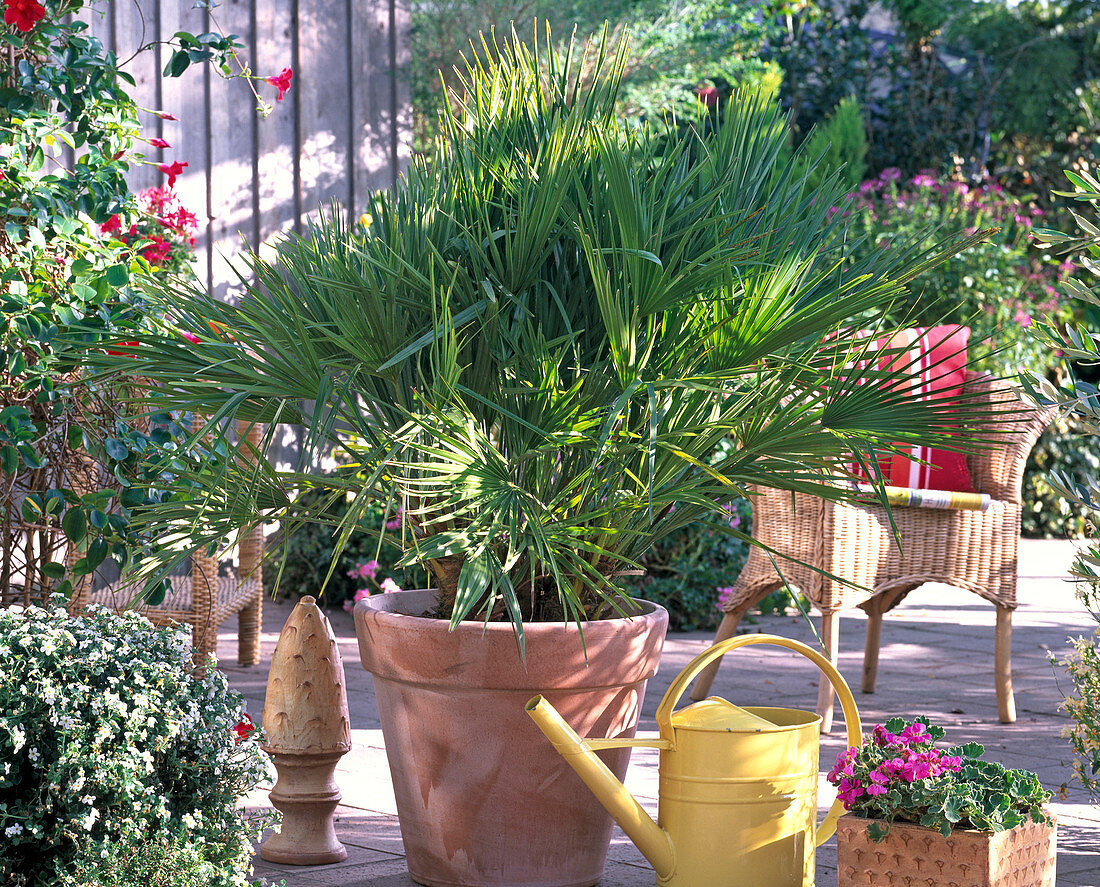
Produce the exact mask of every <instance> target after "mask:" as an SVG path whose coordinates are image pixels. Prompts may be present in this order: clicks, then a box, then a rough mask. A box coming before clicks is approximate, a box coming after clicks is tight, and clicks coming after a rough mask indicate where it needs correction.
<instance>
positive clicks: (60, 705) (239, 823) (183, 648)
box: [0, 607, 268, 887]
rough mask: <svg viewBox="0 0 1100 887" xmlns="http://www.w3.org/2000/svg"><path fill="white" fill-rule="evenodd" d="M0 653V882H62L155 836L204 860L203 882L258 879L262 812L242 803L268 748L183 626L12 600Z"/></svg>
mask: <svg viewBox="0 0 1100 887" xmlns="http://www.w3.org/2000/svg"><path fill="white" fill-rule="evenodd" d="M0 662H2V667H0V712H3V717H0V834H2V835H3V838H4V839H3V841H0V883H3V884H5V885H6V887H55V885H59V887H60V885H67V884H68V883H71V879H72V878H74V877H76V875H77V873H79V872H81V871H85V872H86V871H88V870H89V869H90V868H94V867H95V866H97V865H99V864H100V863H101V862H102V860H104V859H106V858H108V857H110V856H111V855H112V854H119V853H122V854H124V855H128V856H129V855H136V851H137V849H139V848H141V847H144V846H147V845H150V844H151V845H156V844H158V843H165V844H167V845H172V846H177V845H178V847H179V853H180V854H185V855H187V856H188V857H189V858H193V859H194V860H195V861H196V865H197V864H198V863H199V862H201V863H202V864H203V865H205V866H207V869H208V871H209V872H210V877H209V880H208V881H206V882H205V883H204V887H243V885H245V884H247V883H248V881H247V878H246V874H247V872H248V868H249V866H250V863H251V858H252V843H251V842H252V840H253V838H255V837H258V834H259V829H260V828H261V827H262V825H263V822H262V821H261V820H259V819H252V818H250V817H249V816H248V815H247V814H246V813H245V812H244V811H243V810H241V809H238V807H237V800H238V798H240V797H241V796H243V795H244V794H245V793H247V792H248V791H250V790H251V789H253V788H254V787H255V786H256V785H257V784H258V782H259V781H260V780H261V779H264V778H265V777H266V776H267V773H268V771H267V759H266V756H265V755H264V754H263V752H262V751H261V750H260V747H259V743H258V741H257V738H258V737H256V736H255V735H251V736H250V735H248V734H250V733H252V731H251V728H250V726H247V725H246V724H247V723H250V722H247V718H246V716H244V715H243V713H242V709H241V698H240V696H239V695H238V694H236V693H233V692H231V691H230V690H229V688H228V684H227V680H226V677H225V675H224V674H223V673H222V672H221V671H219V670H218V669H216V668H212V667H208V668H206V669H205V670H203V671H196V670H195V667H194V665H193V663H192V659H191V645H190V642H189V637H188V634H187V632H184V631H182V630H180V629H175V628H171V629H169V628H163V629H155V628H153V626H152V625H151V624H150V623H149V622H148V620H146V619H145V618H143V617H141V616H138V615H137V614H136V613H133V612H130V613H125V614H122V615H117V614H115V613H113V612H111V611H108V610H104V609H101V608H92V609H91V610H90V611H88V612H87V613H86V615H84V616H83V617H82V618H79V619H72V618H70V617H68V615H67V614H66V613H65V611H64V610H63V609H43V608H39V607H31V608H29V609H27V610H26V611H21V610H16V609H8V610H4V611H0ZM242 721H245V722H246V724H242ZM179 883H181V884H182V883H186V882H179Z"/></svg>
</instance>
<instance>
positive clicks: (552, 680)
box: [355, 591, 668, 887]
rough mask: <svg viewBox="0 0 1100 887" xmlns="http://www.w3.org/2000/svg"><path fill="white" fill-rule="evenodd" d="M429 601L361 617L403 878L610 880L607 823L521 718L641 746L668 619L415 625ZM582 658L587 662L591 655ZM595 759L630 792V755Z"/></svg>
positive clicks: (400, 596) (477, 886)
mask: <svg viewBox="0 0 1100 887" xmlns="http://www.w3.org/2000/svg"><path fill="white" fill-rule="evenodd" d="M434 603H435V597H434V593H433V592H423V591H410V592H399V593H393V594H387V595H376V596H374V597H371V598H368V599H367V600H364V601H360V602H359V604H357V605H356V607H355V632H356V635H357V636H358V639H359V655H360V657H361V659H362V661H363V667H364V668H365V669H366V670H367V671H369V672H370V673H371V674H372V675H373V677H374V691H375V696H376V697H377V699H378V712H379V715H380V716H381V719H382V734H383V736H384V738H385V740H386V754H387V757H388V759H389V765H390V773H391V775H392V776H393V788H394V794H395V795H396V797H397V812H398V816H399V818H400V821H401V835H402V839H403V841H404V844H405V854H406V857H407V860H408V865H409V873H410V874H411V875H412V877H413V879H414V880H415V881H417V882H419V883H421V884H427V885H431V887H444V885H446V887H450V885H468V887H489V885H529V887H581V885H591V884H595V883H596V881H598V880H599V878H600V876H601V874H602V873H603V867H604V861H605V859H606V856H607V849H608V846H609V844H610V840H611V828H612V823H611V819H610V817H609V816H608V814H607V812H606V811H605V810H604V809H603V807H602V806H600V804H599V802H598V801H596V799H595V798H594V797H593V795H592V793H591V792H590V791H588V789H587V788H585V786H584V784H583V783H582V782H581V780H580V778H579V777H578V776H577V775H576V774H575V773H574V772H573V770H572V769H571V768H570V767H569V765H568V764H567V763H565V761H564V760H563V759H562V757H561V755H560V754H559V753H558V752H557V751H556V750H555V749H554V747H553V746H552V745H550V743H548V742H547V741H546V738H545V737H544V736H543V735H542V734H541V733H540V732H539V730H538V728H537V727H536V726H535V724H534V722H533V721H532V720H531V718H530V717H528V715H527V713H526V712H525V711H524V705H525V703H526V702H527V700H528V699H530V697H531V696H532V695H534V694H535V693H542V694H544V695H545V696H546V698H547V699H549V700H550V701H551V702H552V703H553V705H554V706H555V707H556V708H557V709H558V711H560V712H561V714H562V715H563V716H564V717H565V719H566V720H567V721H569V723H570V724H571V725H572V727H573V728H574V729H575V730H576V731H577V732H578V733H579V734H580V735H581V736H584V737H630V736H633V735H634V731H635V728H636V726H637V723H638V714H639V711H640V709H641V705H642V697H643V695H644V694H645V686H646V681H647V680H648V679H649V678H650V677H652V676H653V674H654V673H655V672H656V671H657V663H658V660H659V659H660V655H661V648H662V646H663V644H664V636H665V629H666V628H667V626H668V614H667V613H666V612H665V611H664V610H663V609H662V608H661V607H658V606H656V605H654V604H649V603H646V602H640V606H641V614H640V615H638V616H635V617H633V618H632V619H612V620H606V621H601V622H593V623H589V624H588V625H586V626H585V629H584V647H582V645H581V640H580V636H579V634H578V631H577V628H576V626H572V625H569V626H567V625H562V624H560V623H552V624H551V623H546V624H529V625H527V626H525V630H524V634H525V637H526V667H525V666H524V664H523V663H522V662H521V660H520V657H519V652H518V650H517V647H516V640H515V637H514V636H513V633H512V628H511V626H510V625H506V624H503V623H494V624H490V625H484V624H482V623H480V622H470V623H464V624H462V625H460V626H459V627H458V628H457V629H456V630H455V631H453V632H449V631H448V630H447V623H446V622H445V621H443V620H439V619H430V618H425V617H422V616H420V615H410V614H422V613H425V612H427V611H428V610H430V609H431V607H432V606H433V605H434ZM586 652H587V662H586V658H585V653H586ZM600 757H601V758H603V760H604V762H605V763H606V764H607V765H608V766H609V767H610V768H611V770H612V771H613V772H614V773H615V774H616V776H618V777H619V778H620V779H622V778H623V777H624V776H625V775H626V768H627V764H628V762H629V760H630V749H627V748H623V749H611V750H608V751H603V752H600Z"/></svg>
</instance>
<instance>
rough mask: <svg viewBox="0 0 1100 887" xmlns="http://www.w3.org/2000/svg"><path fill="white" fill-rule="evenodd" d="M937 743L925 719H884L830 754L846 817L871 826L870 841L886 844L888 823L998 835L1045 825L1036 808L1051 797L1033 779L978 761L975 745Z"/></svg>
mask: <svg viewBox="0 0 1100 887" xmlns="http://www.w3.org/2000/svg"><path fill="white" fill-rule="evenodd" d="M943 737H944V730H943V728H942V727H937V726H933V725H930V724H929V721H928V719H927V718H925V717H918V718H915V719H914V720H913V721H912V722H910V721H906V720H904V719H902V718H891V719H890V720H888V721H887V722H886V723H885V724H879V725H876V726H875V728H874V729H873V730H872V731H871V735H870V736H868V737H866V738H865V741H864V744H863V745H861V746H858V747H852V748H849V749H846V750H845V751H842V752H841V753H840V754H839V755H838V756H837V759H836V764H835V765H834V766H833V768H832V770H830V771H829V775H828V779H829V781H830V782H831V783H833V784H834V785H836V786H837V789H838V791H837V796H838V797H839V798H840V799H841V800H842V801H843V802H844V807H845V809H846V810H847V811H848V812H850V813H854V814H855V815H857V816H862V817H864V818H866V819H873V820H875V822H874V823H872V825H871V826H870V828H869V831H870V834H871V837H872V839H874V840H876V841H881V840H882V839H883V838H885V837H886V835H887V834H889V832H890V824H891V823H894V822H912V823H916V824H917V825H922V826H925V827H926V828H933V829H936V830H938V831H939V832H941V833H942V834H943V835H945V836H946V835H950V834H951V832H952V830H953V829H956V828H962V829H976V830H977V831H984V832H1000V831H1005V830H1006V829H1011V828H1015V827H1016V826H1018V825H1022V824H1023V823H1025V822H1029V821H1030V822H1046V823H1049V822H1050V821H1051V819H1050V817H1049V816H1048V815H1047V813H1046V812H1045V811H1044V809H1043V805H1044V804H1045V803H1046V802H1047V801H1048V800H1049V799H1050V796H1051V793H1050V792H1049V791H1047V790H1046V789H1044V788H1043V786H1042V785H1041V783H1040V782H1039V778H1038V777H1037V776H1036V775H1035V774H1034V773H1031V772H1029V771H1027V770H1010V769H1008V768H1006V767H1004V766H1003V765H1001V764H998V763H995V762H993V761H984V760H981V757H982V755H983V754H984V753H985V749H984V748H983V747H982V746H981V745H979V744H978V743H976V742H969V743H967V744H965V745H961V746H956V747H953V748H946V749H943V748H938V747H937V745H936V743H937V742H939V741H940V740H941V739H943Z"/></svg>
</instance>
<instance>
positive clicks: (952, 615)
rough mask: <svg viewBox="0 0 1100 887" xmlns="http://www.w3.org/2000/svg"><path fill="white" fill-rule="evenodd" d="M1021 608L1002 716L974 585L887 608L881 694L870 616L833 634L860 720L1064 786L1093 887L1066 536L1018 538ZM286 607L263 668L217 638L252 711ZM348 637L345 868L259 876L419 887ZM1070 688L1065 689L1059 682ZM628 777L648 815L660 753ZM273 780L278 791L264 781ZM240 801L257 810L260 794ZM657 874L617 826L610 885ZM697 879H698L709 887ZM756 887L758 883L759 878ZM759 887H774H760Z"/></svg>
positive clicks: (738, 656)
mask: <svg viewBox="0 0 1100 887" xmlns="http://www.w3.org/2000/svg"><path fill="white" fill-rule="evenodd" d="M1020 555H1021V556H1020V577H1021V581H1020V588H1019V598H1020V608H1019V610H1017V611H1016V614H1015V616H1014V620H1013V645H1012V648H1013V683H1014V687H1015V690H1016V706H1017V714H1018V720H1017V722H1016V723H1015V724H1011V725H1004V724H1000V723H998V722H997V707H996V698H995V694H994V690H993V626H994V609H993V607H992V606H991V605H990V604H987V603H986V602H984V601H982V600H980V599H979V598H977V597H976V596H974V595H972V594H968V593H966V592H961V591H958V590H957V589H953V588H949V587H947V586H938V585H927V586H924V587H922V588H920V589H917V590H916V591H914V592H913V593H912V594H910V595H909V597H908V598H907V599H906V601H905V602H903V603H902V604H901V605H900V606H899V607H898V608H897V609H896V610H894V611H892V612H891V613H890V614H888V615H887V616H886V619H885V620H884V624H883V632H882V653H881V657H880V664H879V672H878V685H877V687H876V692H875V693H874V694H872V695H865V694H861V693H859V692H858V686H859V680H860V675H861V670H862V649H863V635H864V622H865V620H864V619H863V612H862V611H861V610H854V611H851V612H845V613H844V614H843V616H842V618H841V628H840V649H841V653H840V665H839V667H840V670H841V672H842V674H843V675H844V676H845V678H846V679H847V680H848V682H849V684H850V685H851V686H852V687H853V688H856V689H857V692H856V703H857V705H858V706H859V709H860V714H861V718H862V719H863V722H864V724H865V725H870V724H874V723H878V722H880V721H883V720H885V719H887V718H889V717H892V716H894V715H897V714H902V715H915V714H922V713H923V714H927V715H928V716H929V717H930V718H931V719H932V720H933V721H935V722H938V723H940V724H942V725H943V726H944V727H945V728H946V729H947V731H948V733H947V738H948V739H949V740H950V741H952V742H959V743H962V742H967V741H976V742H981V743H982V744H983V745H985V746H986V749H987V755H988V756H989V757H990V758H992V759H995V760H999V761H1002V762H1003V763H1005V764H1006V765H1008V766H1014V767H1026V768H1027V769H1030V770H1034V771H1036V772H1037V773H1038V774H1039V776H1040V778H1041V779H1042V781H1043V783H1044V785H1046V786H1047V787H1048V788H1050V789H1052V790H1054V791H1056V792H1058V793H1059V794H1058V795H1056V798H1055V802H1054V804H1053V805H1052V806H1053V809H1054V811H1055V813H1056V814H1057V816H1058V818H1059V836H1058V845H1059V847H1058V881H1057V885H1058V887H1100V808H1098V807H1096V806H1094V805H1091V804H1090V803H1089V802H1088V798H1087V796H1086V795H1085V792H1084V791H1083V790H1082V789H1081V788H1079V787H1078V786H1077V785H1076V784H1075V783H1074V781H1073V777H1072V771H1071V765H1072V754H1071V752H1070V749H1069V746H1068V743H1067V742H1066V741H1065V740H1064V739H1063V738H1061V731H1062V728H1063V727H1064V726H1065V725H1066V723H1067V720H1066V718H1065V716H1064V715H1062V714H1061V713H1060V712H1059V711H1058V704H1059V702H1060V701H1061V699H1062V694H1061V692H1060V690H1059V678H1058V675H1057V673H1056V671H1055V669H1054V668H1052V666H1051V665H1050V662H1049V653H1050V652H1051V651H1053V652H1054V653H1055V654H1060V653H1061V651H1063V650H1065V648H1066V639H1067V637H1069V636H1076V635H1079V634H1083V633H1088V632H1090V631H1091V630H1092V629H1093V628H1094V627H1095V625H1094V623H1093V622H1092V621H1091V619H1090V618H1089V616H1088V615H1087V614H1086V613H1085V612H1084V611H1083V609H1082V608H1081V606H1080V604H1079V603H1078V602H1077V601H1076V599H1075V598H1074V596H1073V593H1072V589H1071V588H1070V587H1069V585H1068V583H1067V582H1066V581H1065V580H1064V578H1062V577H1064V575H1065V573H1066V570H1067V568H1068V566H1069V563H1070V561H1071V560H1072V548H1071V546H1070V545H1068V544H1067V543H1061V542H1050V541H1039V540H1022V542H1021V551H1020ZM290 609H291V607H290V604H288V603H279V604H272V603H271V602H270V601H266V602H265V605H264V630H263V635H262V638H261V647H262V652H263V661H262V663H261V664H260V665H259V666H256V667H253V668H240V667H238V666H236V665H235V664H233V663H235V661H236V626H235V624H233V623H227V624H226V625H225V626H223V627H222V630H221V632H220V633H219V638H218V653H219V656H220V658H221V660H222V662H223V663H225V665H224V666H223V667H224V669H225V671H226V672H227V673H228V674H229V676H230V681H231V683H232V685H233V686H234V688H236V689H237V690H238V691H240V692H241V693H242V694H244V696H245V698H246V701H247V708H248V710H249V711H250V712H251V713H252V714H253V715H254V716H255V717H257V719H258V716H259V713H260V711H261V709H262V708H263V698H264V692H265V687H266V681H267V668H268V666H269V664H270V661H271V654H272V652H273V650H274V648H275V642H276V641H277V640H278V636H279V631H280V630H281V628H282V624H283V622H284V621H285V620H286V617H287V616H288V615H289V613H290ZM329 615H330V619H331V621H332V625H333V630H334V631H335V633H336V635H337V638H338V640H339V644H340V652H341V655H342V656H343V659H344V666H345V672H346V675H347V684H348V704H349V708H350V710H351V721H352V741H353V748H352V751H351V752H350V753H349V754H348V755H346V756H345V757H344V758H343V760H342V761H341V763H340V765H339V767H338V769H337V781H338V783H339V785H340V789H341V792H342V793H343V804H342V805H341V807H340V808H339V810H338V811H337V816H338V820H337V823H336V831H337V835H338V836H339V837H340V839H341V840H342V841H343V842H344V844H345V846H346V847H347V848H348V859H347V861H346V862H344V863H341V864H338V865H334V866H315V867H293V866H278V865H272V864H269V863H266V862H263V861H262V860H260V859H259V857H258V856H257V858H256V874H257V876H262V877H266V878H267V879H269V880H270V881H272V882H274V883H278V882H279V881H280V880H281V879H285V882H286V884H287V887H298V885H301V887H368V885H370V887H411V885H413V883H414V882H413V881H412V879H411V878H409V876H408V872H407V870H406V869H405V862H404V857H403V847H402V844H401V836H400V830H399V828H398V824H397V816H396V805H395V802H394V797H393V789H392V786H391V783H390V775H389V769H388V766H387V764H386V759H385V749H384V746H383V742H382V733H381V729H380V726H379V721H378V713H377V709H376V707H375V704H374V692H373V688H372V686H371V680H370V676H369V675H368V674H367V673H366V672H365V671H364V670H363V669H362V668H361V666H360V665H359V653H358V648H357V645H356V642H355V632H354V627H353V625H352V620H351V616H350V615H349V614H347V613H344V612H343V611H340V610H338V611H334V612H332V613H330V614H329ZM744 628H745V630H747V631H762V632H765V633H771V634H779V635H783V636H786V637H794V638H797V639H799V640H802V641H804V642H807V643H810V644H813V643H814V639H813V635H812V633H811V632H810V631H809V629H808V628H807V626H806V624H805V623H804V622H803V621H802V620H801V619H800V618H797V617H789V616H786V617H781V616H770V617H759V618H757V620H756V622H755V624H752V625H745V626H744ZM710 641H711V635H710V634H709V633H702V632H697V633H690V634H673V635H670V636H669V638H668V640H667V642H666V644H665V650H664V655H663V657H662V660H661V667H660V670H659V671H658V674H657V675H656V676H655V677H654V679H653V680H652V681H651V682H650V685H649V688H648V690H647V693H646V699H645V703H644V706H643V709H642V718H641V722H640V724H639V736H655V735H656V724H655V722H654V720H653V718H654V712H655V711H656V707H657V704H658V703H659V702H660V699H661V696H662V695H663V694H664V692H665V690H666V689H667V687H668V685H669V683H670V682H671V680H672V679H673V678H674V677H675V676H676V675H677V674H678V673H679V671H680V670H681V669H682V668H683V666H684V665H686V664H687V662H688V661H690V660H691V659H692V657H694V656H695V655H697V654H698V653H700V652H701V651H702V650H704V649H706V647H707V646H708V645H709V644H710ZM1061 686H1062V687H1063V688H1065V687H1067V681H1066V678H1065V677H1064V675H1063V676H1062V678H1061ZM712 693H714V694H715V695H718V696H723V697H725V698H727V699H730V700H732V701H734V702H737V703H740V704H748V705H752V704H768V705H780V706H790V707H794V708H803V709H812V708H813V707H814V705H815V703H816V696H817V673H816V669H815V668H814V667H813V666H812V665H811V664H810V663H808V662H804V661H801V660H800V659H798V658H796V657H795V654H791V653H789V652H787V651H784V650H780V649H778V648H767V647H751V648H743V649H741V650H738V651H736V652H735V653H734V654H732V655H731V656H729V657H728V658H727V661H726V662H725V663H723V666H722V668H721V670H720V671H719V673H718V677H717V679H716V680H715V682H714V686H713V688H712ZM844 745H845V742H844V732H843V724H842V720H841V717H840V709H839V706H838V708H837V721H836V725H835V727H834V730H833V733H832V734H831V735H829V736H825V737H822V744H821V761H822V762H823V764H824V765H825V767H826V768H827V767H828V765H829V764H831V762H832V760H833V758H834V757H835V755H836V753H837V751H839V750H840V749H842V748H843V747H844ZM627 786H628V787H629V788H630V789H631V790H632V791H633V792H634V793H635V795H636V796H637V797H638V798H639V800H640V802H641V803H642V805H643V806H644V807H645V808H646V809H647V810H648V811H649V812H650V813H651V814H652V815H654V816H656V810H657V801H656V795H657V754H656V752H652V751H644V750H639V751H635V753H634V756H633V758H632V760H631V765H630V771H629V773H628V776H627ZM268 788H269V786H268ZM833 796H834V795H833V791H832V788H831V786H829V785H828V784H827V783H826V782H825V781H824V779H823V778H822V779H821V780H820V782H819V790H818V799H819V804H820V805H821V810H822V813H823V812H824V810H825V808H826V807H827V806H828V803H829V802H830V801H831V799H832V797H833ZM246 803H247V804H248V805H249V806H254V807H264V806H266V805H267V804H268V800H267V797H266V789H261V790H257V791H256V792H255V793H254V794H253V795H252V796H250V797H249V798H248V799H247V800H246ZM654 883H655V878H654V875H653V870H652V869H651V868H650V867H649V865H648V864H647V863H646V861H645V859H644V858H643V857H642V855H641V854H640V853H639V852H638V851H637V849H636V848H635V847H634V846H633V845H632V844H631V843H630V841H629V840H628V839H627V838H626V836H625V835H624V834H623V833H622V832H621V831H619V830H618V829H616V830H615V833H614V837H613V839H612V845H611V850H610V852H609V856H608V865H607V869H606V871H605V873H604V877H603V878H602V879H601V881H600V885H601V887H642V885H646V887H652V885H654ZM816 883H817V885H818V887H831V885H834V884H836V845H835V840H830V841H829V842H827V843H826V844H825V845H824V846H823V847H822V848H821V849H820V850H819V851H818V854H817V878H816ZM700 887H704V885H700ZM753 887H758V885H753ZM759 887H766V885H759Z"/></svg>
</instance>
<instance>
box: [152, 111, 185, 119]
mask: <svg viewBox="0 0 1100 887" xmlns="http://www.w3.org/2000/svg"><path fill="white" fill-rule="evenodd" d="M153 113H154V114H156V115H157V116H158V117H159V118H160V119H161V120H179V118H178V117H177V116H176V115H175V114H169V113H168V112H167V111H154V112H153Z"/></svg>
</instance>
